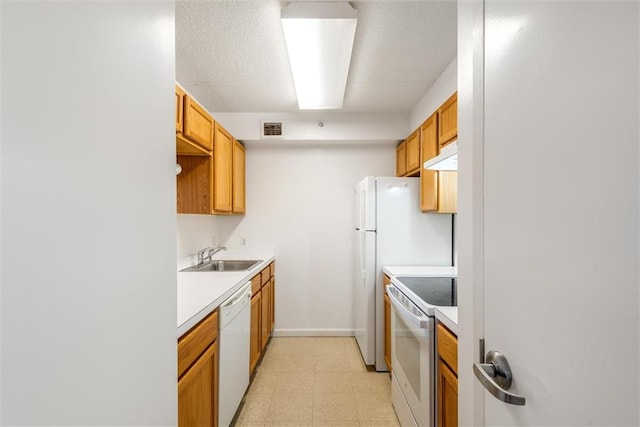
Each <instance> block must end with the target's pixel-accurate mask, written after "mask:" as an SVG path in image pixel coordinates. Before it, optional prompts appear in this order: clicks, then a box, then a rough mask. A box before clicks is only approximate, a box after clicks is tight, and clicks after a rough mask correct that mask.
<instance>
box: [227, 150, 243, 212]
mask: <svg viewBox="0 0 640 427" xmlns="http://www.w3.org/2000/svg"><path fill="white" fill-rule="evenodd" d="M231 157H232V159H233V160H232V162H233V164H232V171H233V172H232V173H233V177H232V187H233V196H232V211H233V213H237V214H243V213H245V199H246V196H245V151H244V146H243V145H242V144H241V143H240V142H239V141H238V140H236V139H235V138H234V139H233V154H232V156H231Z"/></svg>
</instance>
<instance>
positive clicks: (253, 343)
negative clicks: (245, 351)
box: [249, 276, 262, 374]
mask: <svg viewBox="0 0 640 427" xmlns="http://www.w3.org/2000/svg"><path fill="white" fill-rule="evenodd" d="M257 277H260V276H257ZM261 316H262V293H261V292H258V293H257V294H255V295H254V296H253V297H252V298H251V328H250V331H251V337H250V340H249V373H250V374H252V373H253V371H254V370H255V369H256V365H257V364H258V360H260V355H261V354H262V339H261V337H260V332H261V331H260V320H261Z"/></svg>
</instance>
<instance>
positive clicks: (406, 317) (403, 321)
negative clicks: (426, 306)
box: [387, 285, 435, 427]
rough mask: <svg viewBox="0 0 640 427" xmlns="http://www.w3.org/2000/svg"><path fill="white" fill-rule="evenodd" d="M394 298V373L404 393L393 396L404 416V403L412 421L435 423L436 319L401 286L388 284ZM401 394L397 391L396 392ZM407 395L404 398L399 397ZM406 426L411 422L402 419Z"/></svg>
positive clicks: (424, 425) (423, 426)
mask: <svg viewBox="0 0 640 427" xmlns="http://www.w3.org/2000/svg"><path fill="white" fill-rule="evenodd" d="M387 295H389V298H390V299H391V307H392V317H391V359H392V362H391V365H392V367H393V370H392V376H393V377H394V378H393V379H394V380H395V382H396V386H397V388H399V389H400V391H401V396H396V397H394V398H393V399H394V400H395V401H394V407H395V408H396V412H398V416H399V418H403V417H402V416H401V414H400V413H401V412H402V410H400V408H401V407H407V406H408V407H409V410H410V411H411V414H412V415H413V419H414V420H413V421H415V424H416V425H418V426H420V427H430V426H433V425H434V413H433V408H434V401H433V397H434V357H435V355H434V348H435V343H434V320H433V317H429V316H427V315H426V314H424V313H423V312H422V311H420V309H418V307H417V306H416V305H415V304H413V303H412V302H411V300H409V299H408V298H407V297H406V296H405V295H404V294H403V293H402V292H400V290H399V289H398V288H396V287H395V286H393V285H390V286H388V287H387ZM396 394H398V393H396ZM398 398H404V402H399V401H397V399H398ZM400 422H401V424H402V425H403V427H404V426H405V425H410V423H408V422H403V420H402V419H400Z"/></svg>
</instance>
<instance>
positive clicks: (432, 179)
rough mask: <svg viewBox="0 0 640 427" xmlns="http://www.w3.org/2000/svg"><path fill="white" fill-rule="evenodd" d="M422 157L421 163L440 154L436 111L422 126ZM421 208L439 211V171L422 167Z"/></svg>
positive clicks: (422, 209)
mask: <svg viewBox="0 0 640 427" xmlns="http://www.w3.org/2000/svg"><path fill="white" fill-rule="evenodd" d="M420 140H421V144H422V157H421V159H420V163H421V164H424V162H425V161H427V160H429V159H431V158H433V157H435V156H436V155H437V154H438V114H437V113H434V114H432V115H431V117H429V118H428V119H427V120H425V122H424V123H423V124H422V126H420ZM420 210H421V211H423V212H437V211H438V172H436V171H433V170H429V169H424V168H423V169H422V170H421V171H420Z"/></svg>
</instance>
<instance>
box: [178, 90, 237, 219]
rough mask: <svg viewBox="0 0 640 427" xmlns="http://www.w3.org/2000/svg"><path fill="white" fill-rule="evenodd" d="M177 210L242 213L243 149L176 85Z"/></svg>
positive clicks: (195, 212)
mask: <svg viewBox="0 0 640 427" xmlns="http://www.w3.org/2000/svg"><path fill="white" fill-rule="evenodd" d="M175 95H176V154H177V158H176V162H177V163H178V164H179V165H180V166H181V167H182V172H181V173H180V174H179V175H178V176H177V184H176V186H177V212H178V213H188V214H209V215H210V214H232V213H237V214H244V213H245V212H246V201H245V172H246V170H245V169H246V168H245V149H244V146H243V145H242V144H241V143H240V142H239V141H237V140H236V139H235V138H234V137H233V136H232V135H231V134H230V133H229V132H227V131H226V130H225V129H224V128H223V127H222V126H221V125H220V124H219V123H217V122H215V120H214V119H213V118H212V117H211V116H210V115H209V113H207V111H206V110H205V109H204V108H202V107H201V106H200V105H199V104H198V103H197V102H196V101H195V100H194V99H193V98H192V97H191V96H189V94H187V93H185V91H184V90H183V89H182V88H181V87H179V86H178V85H176V87H175Z"/></svg>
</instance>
